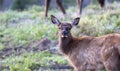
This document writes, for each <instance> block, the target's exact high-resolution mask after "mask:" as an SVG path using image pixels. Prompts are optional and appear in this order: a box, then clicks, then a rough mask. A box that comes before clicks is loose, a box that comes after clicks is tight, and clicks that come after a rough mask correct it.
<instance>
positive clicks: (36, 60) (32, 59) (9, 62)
mask: <svg viewBox="0 0 120 71" xmlns="http://www.w3.org/2000/svg"><path fill="white" fill-rule="evenodd" d="M55 62H57V63H58V64H64V65H66V64H67V62H66V60H65V59H64V58H63V57H62V56H57V55H54V54H53V55H51V54H50V53H46V52H37V53H33V52H30V53H29V54H28V53H24V54H21V55H20V56H14V55H13V56H11V57H9V58H6V59H4V60H3V61H1V62H0V64H2V65H4V66H5V67H9V68H10V71H31V70H34V69H35V68H36V67H37V66H38V67H42V66H45V67H47V66H50V65H52V64H54V63H55Z"/></svg>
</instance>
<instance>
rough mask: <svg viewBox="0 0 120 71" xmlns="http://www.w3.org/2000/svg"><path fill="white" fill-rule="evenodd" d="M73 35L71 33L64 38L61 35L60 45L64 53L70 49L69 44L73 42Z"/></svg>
mask: <svg viewBox="0 0 120 71" xmlns="http://www.w3.org/2000/svg"><path fill="white" fill-rule="evenodd" d="M72 41H73V37H72V35H71V34H70V35H69V36H68V37H65V38H62V37H61V36H59V47H60V50H61V52H62V53H63V54H68V52H69V51H70V48H69V45H70V44H71V43H72Z"/></svg>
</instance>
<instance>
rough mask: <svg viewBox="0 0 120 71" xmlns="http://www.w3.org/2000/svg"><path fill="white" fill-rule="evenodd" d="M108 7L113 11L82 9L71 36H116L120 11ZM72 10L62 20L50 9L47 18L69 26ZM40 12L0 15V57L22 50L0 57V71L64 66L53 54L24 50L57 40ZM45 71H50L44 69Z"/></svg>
mask: <svg viewBox="0 0 120 71" xmlns="http://www.w3.org/2000/svg"><path fill="white" fill-rule="evenodd" d="M112 6H113V9H111V8H109V9H104V10H103V9H100V8H99V7H96V5H91V6H89V7H87V8H85V9H84V10H83V15H82V16H81V20H80V22H79V26H80V28H75V27H74V28H73V29H72V33H73V35H75V36H80V35H81V34H82V35H83V34H84V35H90V36H100V35H104V34H109V33H114V32H117V33H119V28H120V8H119V7H117V4H113V5H112ZM76 9H77V8H74V7H69V8H68V9H66V11H67V13H68V15H67V16H66V17H65V18H63V16H61V12H59V11H58V10H56V9H52V10H50V11H49V16H50V15H51V14H53V15H55V16H57V17H58V18H59V19H60V20H61V21H69V22H71V21H72V20H73V19H74V17H76V16H75V15H76V12H77V10H76ZM43 10H44V7H43V6H41V7H38V6H33V7H32V8H28V9H26V10H25V11H22V12H19V11H11V10H9V11H5V12H0V53H1V52H3V50H4V49H6V48H11V49H14V48H15V47H19V46H21V48H22V49H23V52H22V53H21V54H18V55H16V53H17V52H16V51H15V52H14V53H13V54H11V55H10V56H2V57H1V58H0V69H1V71H9V70H10V71H33V70H35V71H43V70H42V67H43V66H46V67H49V66H51V65H54V63H58V64H60V65H67V64H68V63H67V61H66V59H64V58H63V57H62V56H60V55H57V54H51V53H49V52H44V51H40V52H33V51H32V50H31V51H29V52H28V51H26V50H25V48H26V47H27V46H28V45H29V44H31V43H32V42H34V41H36V42H39V40H40V39H41V38H44V37H46V38H49V39H50V40H55V41H56V40H57V39H58V37H57V34H56V33H57V27H56V26H54V25H53V24H52V23H51V21H50V17H48V18H47V19H44V17H43V14H44V12H43ZM75 11H76V12H75ZM0 55H1V54H0ZM36 69H37V70H36ZM46 71H54V70H49V69H48V70H46ZM55 71H56V70H55ZM68 71H70V70H68Z"/></svg>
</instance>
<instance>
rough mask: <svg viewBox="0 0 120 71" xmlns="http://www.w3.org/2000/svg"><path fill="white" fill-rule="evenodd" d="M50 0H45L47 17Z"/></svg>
mask: <svg viewBox="0 0 120 71" xmlns="http://www.w3.org/2000/svg"><path fill="white" fill-rule="evenodd" d="M50 2H51V0H45V9H44V10H45V14H44V16H45V17H47V13H48V8H49V5H50Z"/></svg>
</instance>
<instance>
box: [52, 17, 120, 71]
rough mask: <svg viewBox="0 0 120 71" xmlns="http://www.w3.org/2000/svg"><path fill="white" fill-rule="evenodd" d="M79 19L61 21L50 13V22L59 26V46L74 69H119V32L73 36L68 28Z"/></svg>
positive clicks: (86, 70)
mask: <svg viewBox="0 0 120 71" xmlns="http://www.w3.org/2000/svg"><path fill="white" fill-rule="evenodd" d="M79 19H80V18H79V17H78V18H75V19H74V21H73V22H72V23H62V22H60V21H59V20H58V19H57V18H56V17H55V16H53V15H51V21H52V23H53V24H56V25H57V26H58V28H59V48H60V50H61V52H62V54H63V55H65V57H66V58H67V60H68V61H69V63H70V64H71V65H72V66H73V67H74V69H75V71H101V70H104V69H106V71H120V34H108V35H104V36H100V37H91V36H81V37H76V38H75V37H73V36H72V35H71V32H70V30H71V28H72V27H73V26H76V25H77V24H78V23H79Z"/></svg>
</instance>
